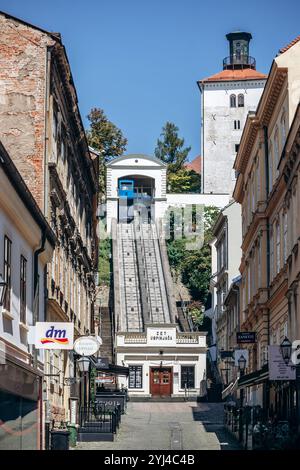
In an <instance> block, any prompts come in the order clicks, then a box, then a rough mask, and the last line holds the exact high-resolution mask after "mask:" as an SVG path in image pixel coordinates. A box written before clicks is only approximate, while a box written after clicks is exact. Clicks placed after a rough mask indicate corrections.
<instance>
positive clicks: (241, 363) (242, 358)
mask: <svg viewBox="0 0 300 470" xmlns="http://www.w3.org/2000/svg"><path fill="white" fill-rule="evenodd" d="M237 362H238V368H239V373H240V377H243V375H244V373H245V369H246V364H247V360H246V358H245V356H244V355H243V354H242V355H241V356H240V357H239V359H238V361H237ZM243 403H244V389H243V388H241V391H240V410H239V441H240V442H242V440H243Z"/></svg>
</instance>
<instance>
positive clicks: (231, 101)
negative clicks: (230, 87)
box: [229, 93, 236, 108]
mask: <svg viewBox="0 0 300 470" xmlns="http://www.w3.org/2000/svg"><path fill="white" fill-rule="evenodd" d="M229 104H230V108H236V95H235V94H234V93H232V94H231V95H230V97H229Z"/></svg>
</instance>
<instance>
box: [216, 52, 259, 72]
mask: <svg viewBox="0 0 300 470" xmlns="http://www.w3.org/2000/svg"><path fill="white" fill-rule="evenodd" d="M232 68H236V69H241V68H245V69H246V68H250V69H255V68H256V60H255V59H254V57H251V56H250V55H239V54H233V55H230V56H228V57H225V59H223V69H224V70H226V69H232Z"/></svg>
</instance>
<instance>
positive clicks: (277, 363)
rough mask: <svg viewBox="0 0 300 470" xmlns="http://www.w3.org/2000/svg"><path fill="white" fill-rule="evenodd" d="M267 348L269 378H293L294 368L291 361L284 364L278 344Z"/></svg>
mask: <svg viewBox="0 0 300 470" xmlns="http://www.w3.org/2000/svg"><path fill="white" fill-rule="evenodd" d="M268 349H269V380H295V379H296V370H295V369H293V368H292V367H291V366H292V363H290V364H286V363H285V362H284V360H283V357H282V354H281V350H280V346H278V345H272V346H269V347H268Z"/></svg>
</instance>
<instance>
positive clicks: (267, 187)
mask: <svg viewBox="0 0 300 470" xmlns="http://www.w3.org/2000/svg"><path fill="white" fill-rule="evenodd" d="M263 130H264V148H265V179H266V199H268V196H269V190H270V187H269V186H270V182H269V145H268V127H267V126H264V127H263ZM266 226H267V291H268V294H267V295H268V299H269V297H270V292H269V288H270V223H269V217H268V218H267V220H266ZM268 344H270V316H269V314H268Z"/></svg>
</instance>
